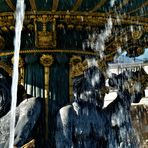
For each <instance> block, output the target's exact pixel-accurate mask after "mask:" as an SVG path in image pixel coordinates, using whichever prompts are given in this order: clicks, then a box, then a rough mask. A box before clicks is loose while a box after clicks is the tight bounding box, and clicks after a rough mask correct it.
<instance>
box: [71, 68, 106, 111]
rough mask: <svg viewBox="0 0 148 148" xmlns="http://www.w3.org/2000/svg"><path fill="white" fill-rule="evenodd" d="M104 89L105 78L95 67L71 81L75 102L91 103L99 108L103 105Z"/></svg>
mask: <svg viewBox="0 0 148 148" xmlns="http://www.w3.org/2000/svg"><path fill="white" fill-rule="evenodd" d="M105 88H106V87H105V77H104V75H103V73H102V72H101V71H100V70H99V69H98V68H97V67H96V66H92V67H90V68H88V69H87V70H85V72H84V74H83V75H81V76H79V77H76V78H75V79H74V80H73V91H74V98H75V100H76V101H78V102H85V103H86V102H87V103H91V104H94V105H97V106H98V107H100V108H102V107H103V104H104V96H105V93H106V92H105V91H104V90H105Z"/></svg>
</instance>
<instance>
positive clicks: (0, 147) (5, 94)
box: [0, 74, 42, 148]
mask: <svg viewBox="0 0 148 148" xmlns="http://www.w3.org/2000/svg"><path fill="white" fill-rule="evenodd" d="M11 82H12V80H11V77H9V76H8V75H4V74H1V75H0V148H8V147H9V136H10V130H9V129H10V122H11V121H10V111H9V110H10V105H11ZM17 97H18V99H17V107H16V123H15V137H14V146H15V147H21V146H22V145H24V144H25V143H26V142H28V141H27V140H28V137H29V135H30V133H31V130H32V129H33V127H34V125H35V123H36V121H37V120H38V118H39V115H40V112H41V101H42V99H41V98H35V97H31V96H29V95H27V94H26V92H25V89H24V87H23V86H22V85H18V95H17Z"/></svg>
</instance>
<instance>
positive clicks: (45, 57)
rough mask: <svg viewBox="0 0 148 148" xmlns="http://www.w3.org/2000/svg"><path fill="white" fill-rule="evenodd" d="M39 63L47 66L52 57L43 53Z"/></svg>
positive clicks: (49, 64) (51, 61) (50, 63)
mask: <svg viewBox="0 0 148 148" xmlns="http://www.w3.org/2000/svg"><path fill="white" fill-rule="evenodd" d="M40 63H41V64H42V65H43V66H45V67H49V66H51V65H52V63H53V57H52V56H51V55H47V54H43V55H42V57H41V58H40Z"/></svg>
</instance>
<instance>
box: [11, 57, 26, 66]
mask: <svg viewBox="0 0 148 148" xmlns="http://www.w3.org/2000/svg"><path fill="white" fill-rule="evenodd" d="M11 62H12V64H13V63H14V57H12V58H11ZM23 66H24V60H23V58H22V57H21V56H19V68H21V67H23Z"/></svg>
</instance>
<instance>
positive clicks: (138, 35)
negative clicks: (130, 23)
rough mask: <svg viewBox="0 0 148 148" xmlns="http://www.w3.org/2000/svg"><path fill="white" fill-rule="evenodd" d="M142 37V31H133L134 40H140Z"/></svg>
mask: <svg viewBox="0 0 148 148" xmlns="http://www.w3.org/2000/svg"><path fill="white" fill-rule="evenodd" d="M141 36H142V31H133V32H132V38H133V39H135V40H137V39H140V38H141Z"/></svg>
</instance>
